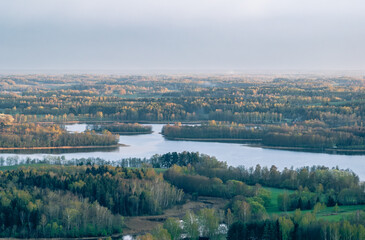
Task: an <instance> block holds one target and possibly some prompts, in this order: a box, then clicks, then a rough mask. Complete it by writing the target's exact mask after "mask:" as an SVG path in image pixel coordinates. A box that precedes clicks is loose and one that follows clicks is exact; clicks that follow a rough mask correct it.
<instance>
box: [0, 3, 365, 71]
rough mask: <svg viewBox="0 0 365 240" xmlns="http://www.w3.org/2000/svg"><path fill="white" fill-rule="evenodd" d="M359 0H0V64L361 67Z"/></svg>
mask: <svg viewBox="0 0 365 240" xmlns="http://www.w3.org/2000/svg"><path fill="white" fill-rule="evenodd" d="M364 9H365V2H363V1H360V0H349V1H336V2H334V1H329V0H321V1H316V0H308V1H305V2H303V1H298V0H278V1H269V0H231V1H223V0H209V1H208V0H198V1H196V0H195V1H193V0H187V1H176V0H156V1H147V0H135V1H117V0H104V1H101V0H91V1H90V0H89V1H86V0H78V1H72V0H63V1H61V0H54V1H47V0H34V1H26V0H12V1H2V2H0V33H1V38H0V72H1V73H4V72H21V71H25V72H26V71H29V72H37V71H43V72H47V71H49V72H52V71H54V72H73V71H75V72H77V71H79V72H84V71H89V70H90V71H91V72H93V71H94V72H128V73H131V72H136V73H139V72H149V73H152V72H157V73H159V72H174V73H176V72H178V73H180V72H181V73H182V72H184V73H187V72H213V73H225V72H227V73H230V72H255V71H256V72H260V71H272V72H277V71H297V72H311V71H316V72H318V71H360V72H362V71H364V70H365V67H364V66H365V58H364V55H365V45H364V44H363V43H364V42H365V31H363V26H364V25H365V14H363V13H364Z"/></svg>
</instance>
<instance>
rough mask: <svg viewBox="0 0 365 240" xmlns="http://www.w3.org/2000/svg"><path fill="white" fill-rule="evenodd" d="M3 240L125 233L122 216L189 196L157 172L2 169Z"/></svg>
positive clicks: (88, 168) (94, 168)
mask: <svg viewBox="0 0 365 240" xmlns="http://www.w3.org/2000/svg"><path fill="white" fill-rule="evenodd" d="M0 189H1V192H0V213H1V214H0V226H1V231H0V236H2V237H9V236H13V237H82V236H99V235H100V236H105V235H110V234H112V233H120V232H121V231H122V227H123V225H122V217H121V215H123V216H134V215H144V214H158V213H161V211H162V210H163V209H165V208H168V207H171V206H173V205H175V204H177V203H179V202H180V201H181V200H182V197H183V192H182V191H181V190H178V189H176V188H175V187H173V186H171V185H170V184H168V183H167V182H165V181H163V179H162V176H161V175H158V174H156V173H155V171H154V170H153V169H145V170H143V169H134V170H133V169H127V168H120V167H112V166H99V167H98V166H90V165H89V166H86V165H85V166H78V167H77V166H72V167H71V166H69V167H65V166H46V167H40V168H27V169H23V168H21V169H17V170H11V171H0Z"/></svg>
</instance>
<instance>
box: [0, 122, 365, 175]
mask: <svg viewBox="0 0 365 240" xmlns="http://www.w3.org/2000/svg"><path fill="white" fill-rule="evenodd" d="M151 125H152V130H153V133H152V134H143V135H128V136H120V139H119V143H121V144H126V145H128V146H126V147H124V146H123V147H119V148H117V149H115V150H113V151H107V152H106V151H100V150H99V151H98V150H97V151H94V152H76V153H62V154H46V153H33V154H9V153H3V154H0V156H3V157H7V156H14V155H17V156H19V157H20V158H25V157H31V158H43V156H48V155H52V156H60V155H61V156H65V158H66V159H72V158H88V157H94V158H96V157H99V158H103V159H105V160H111V161H113V160H119V159H121V158H129V157H138V158H149V157H151V156H152V155H154V154H163V153H167V152H182V151H191V152H200V153H204V154H208V155H211V156H215V157H217V159H218V160H220V161H226V162H227V163H228V165H231V166H238V165H244V166H246V167H251V166H256V164H260V165H261V166H268V167H270V166H271V165H275V166H277V167H278V168H279V169H283V168H284V167H288V168H290V167H291V166H293V167H294V168H297V167H303V166H313V165H324V166H327V167H336V166H338V167H339V168H342V169H347V168H349V169H351V170H353V171H354V172H355V173H356V174H358V175H359V176H360V179H361V180H362V181H364V180H365V155H334V154H326V153H311V152H298V151H286V150H273V149H264V148H259V147H250V146H247V145H243V144H239V143H215V142H196V141H170V140H166V139H164V137H163V136H162V135H161V134H159V133H160V132H161V129H162V127H163V124H151ZM86 127H87V125H86V124H73V125H67V126H66V128H67V130H68V131H71V132H82V131H84V130H85V129H86Z"/></svg>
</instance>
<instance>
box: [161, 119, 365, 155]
mask: <svg viewBox="0 0 365 240" xmlns="http://www.w3.org/2000/svg"><path fill="white" fill-rule="evenodd" d="M313 124H319V123H313V122H307V123H303V124H302V125H299V126H296V125H294V126H288V125H281V126H277V125H258V126H245V125H242V124H235V123H232V124H227V123H222V122H219V123H216V122H215V121H210V122H209V124H202V125H199V126H187V125H181V124H175V125H165V126H164V127H163V129H162V134H163V135H164V136H165V137H166V138H168V139H191V140H194V139H196V140H203V141H204V140H207V141H240V142H255V143H261V144H262V145H264V146H269V147H288V148H298V149H306V148H307V149H308V150H310V149H317V150H324V149H348V150H363V148H364V146H365V134H364V132H365V128H363V127H341V128H328V127H323V126H321V125H320V124H319V125H318V126H315V127H314V126H313Z"/></svg>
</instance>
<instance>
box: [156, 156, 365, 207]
mask: <svg viewBox="0 0 365 240" xmlns="http://www.w3.org/2000/svg"><path fill="white" fill-rule="evenodd" d="M150 163H151V164H152V166H154V167H166V168H170V167H171V166H173V165H174V164H175V165H179V166H181V168H178V167H172V168H170V169H169V170H168V171H166V172H165V173H164V177H165V178H166V179H167V180H168V181H171V183H173V184H176V186H178V187H180V188H182V189H184V190H185V191H187V192H190V193H193V192H197V193H198V194H200V195H205V196H220V197H228V196H229V197H233V196H235V195H247V193H248V192H249V190H248V189H250V187H247V185H246V184H248V185H251V186H252V185H256V184H261V185H263V186H268V187H275V188H284V189H293V190H297V191H296V192H295V193H292V194H291V195H288V194H284V195H283V196H280V198H279V206H281V209H282V210H294V209H297V208H300V209H312V208H313V207H314V205H315V204H316V203H318V202H320V203H323V204H325V205H327V206H335V205H336V204H338V205H356V204H364V203H365V185H364V184H363V183H361V182H360V181H359V177H358V176H357V175H356V174H355V173H353V172H352V171H349V170H340V169H336V168H333V169H330V168H328V167H324V166H313V167H311V168H309V167H302V168H298V169H288V168H285V169H284V170H282V171H279V170H278V169H277V168H276V167H275V166H272V167H270V169H269V168H268V167H261V166H260V165H256V167H255V168H252V167H251V168H248V169H247V168H245V167H244V166H239V167H228V166H227V164H226V163H225V162H220V161H218V160H217V159H216V158H214V157H210V156H207V155H204V154H198V153H189V152H182V153H167V154H163V155H155V156H153V157H152V158H151V159H150ZM232 180H235V181H239V183H238V182H235V181H232ZM233 186H236V188H234V187H233ZM238 186H240V187H238ZM230 187H233V189H236V190H238V189H240V188H241V190H239V191H242V194H234V193H232V192H231V191H230V190H229V189H230ZM248 195H249V194H248ZM283 199H284V200H283ZM283 204H284V205H283Z"/></svg>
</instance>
